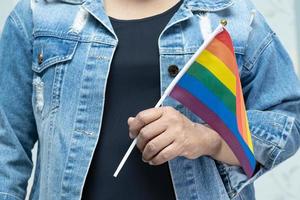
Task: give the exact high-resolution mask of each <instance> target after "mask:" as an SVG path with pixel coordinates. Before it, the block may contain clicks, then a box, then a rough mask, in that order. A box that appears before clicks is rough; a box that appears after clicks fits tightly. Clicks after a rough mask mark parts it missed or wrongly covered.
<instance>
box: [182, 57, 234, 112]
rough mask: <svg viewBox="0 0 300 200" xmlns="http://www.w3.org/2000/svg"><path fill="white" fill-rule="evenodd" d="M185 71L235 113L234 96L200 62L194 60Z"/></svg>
mask: <svg viewBox="0 0 300 200" xmlns="http://www.w3.org/2000/svg"><path fill="white" fill-rule="evenodd" d="M187 73H188V74H189V75H191V76H193V77H195V78H196V79H197V80H199V81H200V82H201V83H203V84H204V85H205V86H206V87H207V88H208V89H209V90H210V91H212V92H213V93H214V94H215V95H216V96H217V97H218V98H219V99H220V100H221V101H222V102H223V103H224V104H225V105H226V107H227V108H228V109H229V110H230V111H231V112H233V113H234V114H235V113H236V97H235V96H234V95H233V94H232V92H231V91H230V90H228V89H227V87H226V86H224V85H223V83H222V82H221V81H219V79H217V78H216V77H215V76H214V75H213V74H212V73H211V72H210V71H208V70H207V69H206V68H205V67H203V66H202V65H201V64H199V63H197V62H194V63H193V64H192V65H191V66H190V68H189V69H188V71H187Z"/></svg>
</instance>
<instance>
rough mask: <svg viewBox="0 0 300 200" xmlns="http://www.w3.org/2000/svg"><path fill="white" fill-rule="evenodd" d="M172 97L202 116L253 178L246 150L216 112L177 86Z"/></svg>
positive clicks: (172, 92)
mask: <svg viewBox="0 0 300 200" xmlns="http://www.w3.org/2000/svg"><path fill="white" fill-rule="evenodd" d="M170 96H171V97H173V98H174V99H176V100H178V101H179V102H181V103H182V104H183V105H185V106H186V107H187V108H189V109H190V110H191V111H192V112H193V113H195V114H196V115H198V116H201V118H202V119H203V120H204V121H205V122H206V123H207V124H209V125H210V126H211V127H212V128H213V129H214V130H215V131H217V132H218V133H219V134H220V135H221V137H222V138H223V139H224V140H225V141H226V143H227V144H228V145H229V146H230V148H231V149H232V150H233V152H234V154H235V155H236V156H237V158H238V160H239V161H240V164H241V165H242V166H243V169H244V170H245V172H246V173H247V174H250V176H251V174H252V172H253V170H252V169H251V165H250V163H249V160H248V158H247V156H246V155H245V152H244V150H243V149H242V147H241V145H240V144H239V142H238V141H237V139H236V138H235V137H234V135H233V134H232V133H231V131H230V130H229V129H228V128H227V126H226V125H225V124H224V123H223V121H222V120H221V119H220V118H219V117H218V116H217V115H216V114H215V113H214V112H212V111H211V110H210V109H208V108H207V107H206V106H205V105H204V104H202V102H201V101H199V100H198V99H197V98H196V97H194V96H193V95H192V94H190V93H189V92H187V91H186V90H185V89H183V88H181V87H180V86H178V85H175V87H174V88H173V90H172V91H171V93H170Z"/></svg>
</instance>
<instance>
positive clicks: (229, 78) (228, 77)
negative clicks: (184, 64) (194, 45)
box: [196, 50, 236, 95]
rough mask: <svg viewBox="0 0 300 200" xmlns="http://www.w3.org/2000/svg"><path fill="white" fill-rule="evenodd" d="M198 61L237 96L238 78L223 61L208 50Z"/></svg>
mask: <svg viewBox="0 0 300 200" xmlns="http://www.w3.org/2000/svg"><path fill="white" fill-rule="evenodd" d="M196 61H197V62H198V63H200V64H201V65H203V66H204V67H206V68H207V69H208V70H209V71H210V72H211V73H212V74H213V75H214V76H216V77H217V79H219V80H220V81H221V82H222V83H223V84H224V86H225V87H227V88H228V89H229V90H230V91H231V92H232V93H233V95H236V77H235V75H234V74H233V73H232V72H231V70H230V69H229V68H228V67H227V66H226V65H225V64H224V63H223V62H222V61H221V60H219V59H218V57H216V56H215V55H213V54H212V53H210V52H209V51H207V50H204V51H203V52H202V53H201V54H200V55H199V56H198V57H197V58H196Z"/></svg>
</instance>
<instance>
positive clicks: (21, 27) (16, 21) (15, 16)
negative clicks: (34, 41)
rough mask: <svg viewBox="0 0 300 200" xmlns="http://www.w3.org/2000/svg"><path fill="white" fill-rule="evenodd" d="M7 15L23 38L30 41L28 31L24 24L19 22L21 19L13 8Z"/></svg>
mask: <svg viewBox="0 0 300 200" xmlns="http://www.w3.org/2000/svg"><path fill="white" fill-rule="evenodd" d="M9 17H10V18H11V19H12V21H13V22H14V24H15V25H16V26H17V28H18V29H19V31H20V32H21V33H22V34H23V35H24V36H25V38H27V39H28V40H29V41H30V37H29V35H28V33H27V32H26V31H25V30H26V28H25V26H24V24H23V23H22V22H21V19H20V17H19V16H18V14H17V12H16V11H15V10H13V11H12V12H11V14H10V15H9Z"/></svg>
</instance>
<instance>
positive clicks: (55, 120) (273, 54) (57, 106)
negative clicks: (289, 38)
mask: <svg viewBox="0 0 300 200" xmlns="http://www.w3.org/2000/svg"><path fill="white" fill-rule="evenodd" d="M102 5H103V4H102V2H101V1H100V0H47V1H46V0H31V1H30V0H20V1H19V2H18V4H17V5H16V7H15V8H14V9H13V11H12V12H11V13H10V15H9V17H8V18H7V21H6V24H5V27H4V30H3V33H2V35H1V40H0V91H1V95H0V158H1V159H0V199H4V200H20V199H24V198H25V196H26V187H27V184H28V183H27V181H28V179H29V177H30V174H31V171H32V168H33V162H32V158H31V156H32V155H31V150H32V148H33V146H34V144H35V142H38V153H37V162H36V171H35V173H34V183H33V188H32V191H31V193H30V199H31V200H38V199H39V200H57V199H62V200H63V199H65V200H70V199H71V200H73V199H74V200H79V199H80V197H81V194H82V189H83V185H84V181H85V178H86V176H87V172H88V168H89V166H90V163H91V159H92V156H93V153H94V150H95V147H96V144H97V142H98V138H99V133H100V128H101V121H102V116H103V108H104V98H105V95H104V94H105V89H106V82H107V77H108V73H109V68H110V65H111V62H112V59H113V55H114V52H115V49H116V47H117V45H118V38H117V36H116V34H115V33H114V30H113V28H112V26H111V24H110V22H109V18H108V16H107V15H106V14H105V12H104V8H103V6H102ZM254 11H255V7H254V6H253V4H252V3H251V2H250V1H249V0H235V1H232V0H184V3H183V4H182V5H181V7H180V8H179V9H178V11H177V12H176V13H175V15H174V16H173V17H172V19H171V20H170V21H169V23H168V24H167V26H166V27H165V28H164V30H163V31H162V33H161V34H160V37H159V39H158V48H159V53H160V55H159V56H160V80H161V81H160V89H161V94H162V93H163V92H164V90H165V89H166V87H167V86H168V85H169V83H170V82H171V81H172V80H173V78H174V77H172V76H170V75H169V73H168V66H169V65H172V64H174V65H177V66H178V67H179V69H181V68H182V67H183V66H184V64H185V63H186V62H187V61H188V60H189V58H190V57H191V56H192V55H193V54H194V53H195V51H196V50H197V49H198V48H199V46H200V45H201V44H202V43H203V40H204V39H205V37H206V36H207V34H209V32H210V31H211V30H213V29H214V28H216V27H217V26H218V24H219V22H220V20H221V19H227V20H228V25H227V29H228V31H229V33H230V34H231V37H232V39H233V43H234V48H235V55H236V58H237V62H238V67H239V73H240V77H241V82H242V87H243V93H244V98H245V103H246V109H247V115H248V119H249V125H250V131H251V133H252V139H253V143H254V150H255V158H256V160H257V161H258V162H259V163H260V167H259V169H258V170H257V172H256V173H255V175H254V176H253V177H252V178H250V179H249V178H247V176H246V175H245V173H244V172H243V170H242V169H241V168H240V167H237V166H230V165H227V164H225V163H221V162H219V161H215V160H213V159H212V158H210V157H208V156H202V157H199V158H196V159H187V158H185V157H176V158H175V159H173V160H170V161H168V165H169V168H170V171H171V176H172V183H173V186H174V189H175V193H176V197H177V199H181V200H184V199H187V200H207V199H222V200H226V199H234V200H240V199H248V200H250V199H255V193H254V187H253V181H254V180H256V179H257V178H258V177H260V176H261V175H263V174H264V173H266V172H267V171H269V170H271V169H272V168H274V167H276V166H277V165H278V164H280V163H281V162H283V161H284V160H286V159H288V158H289V157H291V156H292V155H293V154H295V152H296V151H297V149H298V148H299V144H300V136H299V134H300V133H299V128H300V126H299V120H300V110H299V109H300V87H299V80H298V78H297V76H296V74H295V71H294V66H293V64H292V62H291V59H290V57H289V55H288V54H287V52H286V50H285V48H284V47H283V46H282V44H281V42H280V41H279V39H278V36H277V35H276V34H275V33H274V32H273V31H272V29H271V28H270V27H269V26H268V24H267V23H266V21H265V19H264V17H263V16H262V15H261V14H260V13H259V12H258V11H256V12H254ZM141 67H143V66H141ZM137 96H138V94H137ZM163 105H164V106H166V105H169V106H173V107H174V108H176V109H177V110H179V111H180V112H181V113H183V114H184V115H186V116H187V117H189V119H191V120H193V121H195V122H198V123H204V122H203V120H201V119H200V118H199V117H197V116H196V115H194V114H193V113H192V112H190V111H189V110H188V109H187V108H185V107H184V106H182V105H181V104H180V103H178V102H177V101H175V100H173V99H171V98H170V97H168V98H167V99H166V100H165V101H164V102H163ZM153 106H154V105H153ZM124 173H125V172H124Z"/></svg>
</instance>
